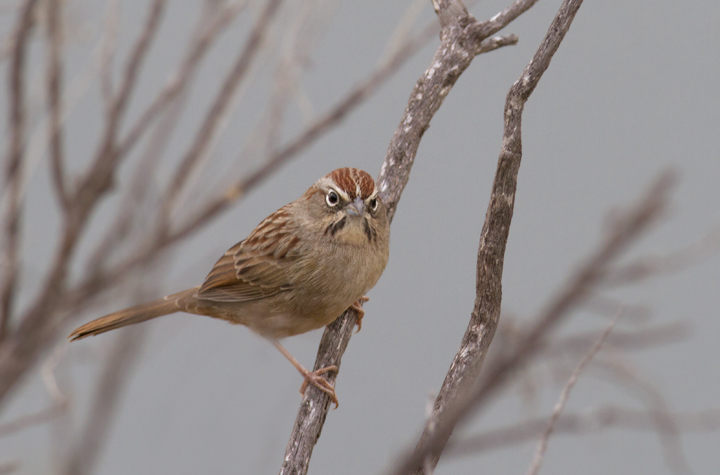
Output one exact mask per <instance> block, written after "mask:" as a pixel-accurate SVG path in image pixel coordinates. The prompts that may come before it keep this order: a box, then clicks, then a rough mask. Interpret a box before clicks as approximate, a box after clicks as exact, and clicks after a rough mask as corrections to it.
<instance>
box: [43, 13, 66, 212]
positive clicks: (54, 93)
mask: <svg viewBox="0 0 720 475" xmlns="http://www.w3.org/2000/svg"><path fill="white" fill-rule="evenodd" d="M47 10H48V33H47V43H48V44H47V47H48V49H49V50H50V54H49V55H48V66H47V88H48V99H49V104H48V107H49V109H50V110H49V115H50V167H51V170H52V178H53V185H54V186H55V193H56V194H57V199H58V202H59V203H60V206H61V207H62V208H63V209H67V206H68V197H67V191H66V190H65V171H64V170H63V168H64V164H63V163H64V161H65V160H64V158H63V137H62V102H61V101H62V63H61V59H60V51H61V49H62V44H63V43H62V29H63V22H62V2H61V0H48V9H47Z"/></svg>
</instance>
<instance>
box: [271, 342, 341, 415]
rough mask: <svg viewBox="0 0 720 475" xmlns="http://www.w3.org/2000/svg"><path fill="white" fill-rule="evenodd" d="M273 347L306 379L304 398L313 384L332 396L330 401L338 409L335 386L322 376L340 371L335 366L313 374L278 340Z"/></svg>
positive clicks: (302, 388) (302, 390)
mask: <svg viewBox="0 0 720 475" xmlns="http://www.w3.org/2000/svg"><path fill="white" fill-rule="evenodd" d="M271 341H272V343H273V345H275V348H277V349H278V350H280V353H282V354H283V356H285V358H287V359H288V361H290V363H292V365H293V366H294V367H295V369H296V370H298V372H299V373H300V374H301V375H302V377H303V378H305V381H303V383H302V386H300V394H302V395H303V396H304V395H305V390H306V389H307V387H308V384H312V385H313V386H315V387H316V388H318V389H319V390H320V391H322V392H324V393H325V394H327V395H328V396H330V401H332V402H333V403H335V409H337V408H338V406H339V405H340V403H339V402H338V398H337V396H336V395H335V386H333V385H332V383H330V382H329V381H328V380H327V379H325V378H323V377H322V375H323V374H325V373H327V372H328V371H335V372H337V371H338V367H337V366H335V365H332V366H326V367H324V368H320V369H319V370H317V371H313V372H312V373H311V372H310V371H308V370H307V369H305V367H304V366H303V365H301V364H300V362H299V361H298V360H296V359H295V358H294V357H293V355H291V354H290V352H289V351H288V350H286V349H285V347H284V346H282V345H281V344H280V342H279V341H277V340H271Z"/></svg>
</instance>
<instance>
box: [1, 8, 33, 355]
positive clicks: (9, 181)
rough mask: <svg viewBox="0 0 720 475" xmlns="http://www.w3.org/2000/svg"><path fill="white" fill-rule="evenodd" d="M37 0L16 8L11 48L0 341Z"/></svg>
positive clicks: (15, 241) (8, 304) (13, 252)
mask: <svg viewBox="0 0 720 475" xmlns="http://www.w3.org/2000/svg"><path fill="white" fill-rule="evenodd" d="M36 4H37V0H25V3H24V4H23V6H22V8H21V9H20V13H19V18H18V26H17V28H16V33H15V44H14V45H13V56H12V63H11V65H10V78H9V91H8V93H9V96H10V97H9V100H10V109H9V117H8V121H9V127H10V140H9V150H8V160H7V169H6V170H5V186H6V187H7V188H8V189H9V194H10V196H9V199H8V203H7V209H6V210H5V212H6V213H7V216H6V217H5V219H4V228H5V229H4V240H3V241H4V242H3V257H2V261H3V262H2V264H3V266H2V267H3V275H2V279H3V281H2V288H1V289H0V341H3V340H4V339H5V337H6V336H7V332H8V326H9V324H10V318H11V316H12V310H13V303H14V300H15V294H16V290H17V289H16V287H17V282H18V279H19V274H20V266H19V262H20V257H19V254H20V226H21V224H20V220H21V218H22V201H21V193H22V172H23V170H22V169H23V155H24V154H25V61H26V59H27V58H26V54H27V42H28V38H29V36H30V32H31V29H32V26H33V10H34V8H35V5H36Z"/></svg>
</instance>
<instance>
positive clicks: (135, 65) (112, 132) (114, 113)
mask: <svg viewBox="0 0 720 475" xmlns="http://www.w3.org/2000/svg"><path fill="white" fill-rule="evenodd" d="M166 2H167V0H154V1H153V3H152V6H151V8H150V12H149V13H148V17H147V20H146V22H145V27H144V28H143V31H142V33H141V34H140V37H139V38H138V39H137V41H136V43H135V46H134V48H133V50H132V52H131V54H130V58H129V60H128V63H127V65H126V67H125V73H124V76H123V80H122V83H121V84H120V89H119V91H118V93H117V95H116V96H115V97H114V99H113V101H112V105H111V107H110V110H109V111H108V117H107V123H106V125H105V132H104V136H103V138H102V140H101V143H100V148H99V150H98V152H97V154H96V157H95V161H94V163H93V166H92V168H91V169H90V171H89V172H88V173H87V176H86V177H85V179H84V180H83V181H82V183H81V185H80V187H79V189H78V192H77V196H75V199H76V201H77V203H76V204H77V206H78V214H79V218H80V219H79V220H80V221H81V223H84V221H85V219H86V218H87V215H88V214H89V213H90V211H91V210H92V208H93V207H94V205H95V203H96V200H97V198H98V197H99V196H100V195H101V194H102V193H104V192H105V191H107V190H108V189H109V188H110V185H111V184H112V177H113V174H114V172H115V169H116V167H117V162H118V158H119V155H118V153H117V144H116V138H117V135H118V133H119V131H120V122H121V120H122V118H123V115H124V113H125V111H126V110H127V107H128V105H129V103H130V100H129V99H130V95H131V94H132V91H133V89H134V88H135V85H136V83H137V77H138V74H139V71H140V66H141V65H142V63H143V60H144V59H145V57H146V56H147V52H148V49H149V48H150V43H151V42H152V39H153V38H154V37H155V34H156V33H157V31H158V29H159V26H160V19H161V17H162V13H163V11H164V9H165V4H166Z"/></svg>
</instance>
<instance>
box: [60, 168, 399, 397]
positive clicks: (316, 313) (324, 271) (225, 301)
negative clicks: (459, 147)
mask: <svg viewBox="0 0 720 475" xmlns="http://www.w3.org/2000/svg"><path fill="white" fill-rule="evenodd" d="M389 240H390V224H389V222H388V216H387V209H386V208H385V205H384V204H383V202H382V201H381V200H380V198H379V197H378V190H377V188H376V186H375V182H374V181H373V179H372V177H371V176H370V175H369V174H368V173H366V172H364V171H362V170H358V169H356V168H339V169H337V170H334V171H333V172H331V173H330V174H328V175H326V176H324V177H322V178H320V179H319V180H318V181H317V182H316V183H315V184H314V185H313V186H311V187H310V188H309V189H308V190H307V191H306V192H305V194H303V195H302V196H301V197H300V198H298V199H297V200H295V201H293V202H292V203H289V204H287V205H285V206H283V207H282V208H280V209H279V210H277V211H275V212H274V213H272V214H271V215H270V216H268V217H267V218H265V220H263V221H262V222H261V223H260V224H259V225H258V226H257V227H256V228H255V229H254V230H253V231H252V232H251V233H250V235H249V236H248V237H247V238H246V239H245V240H243V241H240V242H239V243H237V244H236V245H234V246H233V247H231V248H230V249H229V250H228V251H227V252H226V253H225V255H223V256H222V257H221V258H220V259H219V260H218V261H217V262H216V263H215V266H214V267H213V268H212V270H211V271H210V273H209V274H208V275H207V277H206V278H205V282H203V284H202V285H200V286H198V287H193V288H191V289H187V290H184V291H182V292H178V293H175V294H172V295H168V296H167V297H164V298H162V299H159V300H155V301H153V302H149V303H145V304H141V305H136V306H134V307H130V308H126V309H124V310H120V311H118V312H114V313H111V314H109V315H106V316H104V317H101V318H98V319H96V320H93V321H91V322H90V323H87V324H85V325H83V326H81V327H80V328H78V329H76V330H75V331H73V332H72V333H71V334H70V338H71V339H72V340H78V339H80V338H85V337H86V336H90V335H99V334H100V333H105V332H107V331H110V330H114V329H116V328H120V327H124V326H127V325H132V324H134V323H140V322H144V321H146V320H150V319H152V318H156V317H160V316H163V315H168V314H171V313H175V312H187V313H193V314H196V315H205V316H208V317H213V318H219V319H222V320H227V321H228V322H230V323H238V324H241V325H245V326H247V327H248V328H250V329H251V330H252V331H254V332H255V333H258V334H259V335H261V336H263V337H265V338H267V339H269V340H270V341H271V342H273V344H274V345H275V346H276V347H277V348H278V349H279V350H280V351H281V352H282V354H283V355H284V356H285V357H286V358H287V359H288V360H289V361H290V362H291V363H292V364H293V366H295V368H297V370H298V371H299V372H300V374H302V375H303V377H304V378H305V382H304V383H303V385H302V387H301V388H300V392H301V393H303V394H304V392H305V388H306V387H307V384H308V383H310V384H313V385H314V386H316V387H318V388H319V389H320V390H322V391H324V392H325V393H327V394H329V395H330V397H331V399H332V401H333V402H334V403H335V404H336V405H337V397H336V395H335V389H334V387H333V385H332V384H330V383H329V382H328V381H327V380H326V379H325V378H323V377H322V374H324V373H326V372H328V371H337V367H336V366H329V367H326V368H321V369H319V370H317V371H314V372H310V371H308V370H307V369H305V368H304V367H303V366H302V365H301V364H300V363H299V362H298V361H297V360H296V359H295V358H293V356H292V355H291V354H290V353H289V352H288V351H287V350H286V349H285V348H284V347H283V346H282V345H281V344H280V343H279V342H278V340H279V339H280V338H284V337H288V336H292V335H298V334H300V333H305V332H307V331H310V330H314V329H317V328H321V327H323V326H325V325H327V324H329V323H331V322H332V321H333V320H335V319H336V318H337V317H338V316H340V315H341V314H342V313H343V312H344V311H345V310H346V309H347V308H349V307H352V308H354V309H355V310H357V311H358V315H359V316H358V322H357V324H358V330H359V329H360V327H361V322H362V316H363V315H364V312H363V310H362V307H361V306H360V305H361V303H362V302H363V301H365V300H367V297H365V293H366V292H367V291H368V290H370V289H371V288H372V287H373V286H374V285H375V283H376V282H377V281H378V279H379V278H380V275H381V274H382V273H383V270H384V269H385V265H386V264H387V260H388V254H389Z"/></svg>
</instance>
